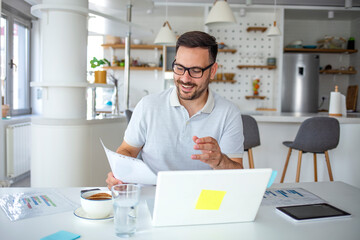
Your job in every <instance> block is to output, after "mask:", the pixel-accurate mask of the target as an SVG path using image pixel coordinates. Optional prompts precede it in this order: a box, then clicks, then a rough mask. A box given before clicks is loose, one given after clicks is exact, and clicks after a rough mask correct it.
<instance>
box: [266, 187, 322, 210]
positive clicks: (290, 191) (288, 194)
mask: <svg viewBox="0 0 360 240" xmlns="http://www.w3.org/2000/svg"><path fill="white" fill-rule="evenodd" d="M324 202H326V201H325V200H324V199H322V198H320V197H318V196H316V195H315V194H313V193H311V192H309V191H307V190H305V189H303V188H268V189H267V190H266V191H265V194H264V197H263V200H262V202H261V205H262V206H290V205H303V204H314V203H324Z"/></svg>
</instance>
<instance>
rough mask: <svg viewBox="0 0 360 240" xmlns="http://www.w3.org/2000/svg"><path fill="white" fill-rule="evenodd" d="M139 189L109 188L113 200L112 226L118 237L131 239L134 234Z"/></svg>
mask: <svg viewBox="0 0 360 240" xmlns="http://www.w3.org/2000/svg"><path fill="white" fill-rule="evenodd" d="M140 190H141V187H140V186H139V185H137V184H118V185H115V186H113V187H112V188H111V193H112V196H113V199H114V225H115V234H116V236H118V237H131V236H133V235H134V234H135V232H136V218H137V206H138V203H139V199H140Z"/></svg>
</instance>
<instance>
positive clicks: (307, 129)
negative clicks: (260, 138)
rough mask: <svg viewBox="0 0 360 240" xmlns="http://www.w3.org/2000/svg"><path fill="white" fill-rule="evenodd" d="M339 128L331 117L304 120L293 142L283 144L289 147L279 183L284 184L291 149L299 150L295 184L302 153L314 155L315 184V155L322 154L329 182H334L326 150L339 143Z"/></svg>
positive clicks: (298, 176) (315, 175)
mask: <svg viewBox="0 0 360 240" xmlns="http://www.w3.org/2000/svg"><path fill="white" fill-rule="evenodd" d="M339 136H340V126H339V121H338V120H337V119H335V118H332V117H313V118H309V119H307V120H305V121H304V122H303V123H302V124H301V125H300V128H299V130H298V132H297V134H296V137H295V140H294V141H293V142H290V141H285V142H283V144H284V145H285V146H287V147H289V151H288V155H287V158H286V162H285V166H284V170H283V173H282V176H281V180H280V182H281V183H283V182H284V178H285V174H286V170H287V166H288V163H289V159H290V156H291V151H292V149H296V150H299V156H298V164H297V171H296V182H299V180H300V168H301V157H302V154H303V153H306V152H310V153H313V154H314V179H315V182H317V162H316V161H317V160H316V154H317V153H324V154H325V160H326V165H327V168H328V172H329V178H330V181H334V179H333V175H332V171H331V165H330V160H329V154H328V150H331V149H334V148H336V147H337V145H338V143H339Z"/></svg>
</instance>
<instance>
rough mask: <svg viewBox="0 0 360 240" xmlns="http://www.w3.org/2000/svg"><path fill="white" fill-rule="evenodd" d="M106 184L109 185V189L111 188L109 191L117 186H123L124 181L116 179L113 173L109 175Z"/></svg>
mask: <svg viewBox="0 0 360 240" xmlns="http://www.w3.org/2000/svg"><path fill="white" fill-rule="evenodd" d="M106 183H107V187H108V188H109V190H111V187H112V186H114V185H116V184H123V182H122V181H120V180H119V179H116V178H115V177H114V174H113V173H112V172H109V173H108V175H107V179H106Z"/></svg>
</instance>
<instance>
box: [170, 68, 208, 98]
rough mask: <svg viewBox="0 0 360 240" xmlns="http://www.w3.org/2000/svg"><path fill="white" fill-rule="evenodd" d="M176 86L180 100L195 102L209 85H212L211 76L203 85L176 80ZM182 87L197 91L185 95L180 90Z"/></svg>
mask: <svg viewBox="0 0 360 240" xmlns="http://www.w3.org/2000/svg"><path fill="white" fill-rule="evenodd" d="M175 83H176V84H175V85H176V90H177V93H178V96H179V98H180V99H182V100H194V99H197V98H199V97H200V96H201V95H202V94H203V93H204V92H205V91H206V90H207V88H208V86H209V83H210V74H209V76H208V77H207V78H206V80H205V82H204V83H203V84H202V85H200V86H199V85H197V84H195V83H184V82H183V81H181V80H175ZM180 85H184V86H188V87H193V88H194V89H195V91H193V92H191V93H190V92H189V93H183V92H182V91H181V89H180Z"/></svg>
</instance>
